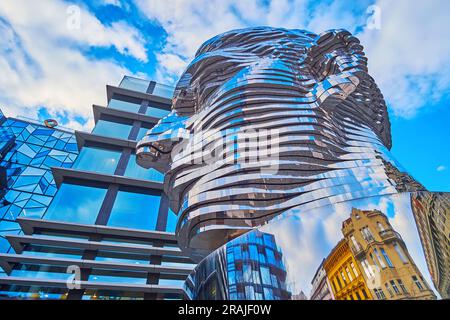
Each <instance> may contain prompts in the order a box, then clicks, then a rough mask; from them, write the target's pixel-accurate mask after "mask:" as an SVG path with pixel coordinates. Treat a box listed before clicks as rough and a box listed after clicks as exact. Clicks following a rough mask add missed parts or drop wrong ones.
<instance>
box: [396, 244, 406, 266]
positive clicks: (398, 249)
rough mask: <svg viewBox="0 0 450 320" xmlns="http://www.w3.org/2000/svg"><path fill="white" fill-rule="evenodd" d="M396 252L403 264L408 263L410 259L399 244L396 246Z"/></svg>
mask: <svg viewBox="0 0 450 320" xmlns="http://www.w3.org/2000/svg"><path fill="white" fill-rule="evenodd" d="M394 248H395V251H397V254H398V256H399V257H400V260H402V262H403V263H408V259H407V258H406V256H405V253H404V251H403V249H402V248H401V247H400V246H399V245H398V243H396V244H394Z"/></svg>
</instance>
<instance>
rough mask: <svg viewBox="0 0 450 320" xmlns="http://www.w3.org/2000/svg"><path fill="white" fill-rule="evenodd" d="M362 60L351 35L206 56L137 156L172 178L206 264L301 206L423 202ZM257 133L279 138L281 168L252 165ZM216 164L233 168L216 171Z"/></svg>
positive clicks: (230, 35)
mask: <svg viewBox="0 0 450 320" xmlns="http://www.w3.org/2000/svg"><path fill="white" fill-rule="evenodd" d="M362 49H363V48H362V46H361V45H360V43H359V40H358V39H356V38H355V37H353V36H352V35H351V34H350V33H349V32H347V31H345V30H331V31H327V32H324V33H323V34H320V35H316V34H313V33H311V32H308V31H304V30H286V29H276V28H267V27H259V28H250V29H244V30H234V31H230V32H227V33H224V34H222V35H218V36H216V37H214V38H212V39H211V40H209V41H207V42H205V43H204V44H203V45H202V46H201V47H200V49H199V50H198V52H197V54H196V57H195V59H194V60H193V61H192V62H191V63H190V64H189V66H188V67H187V69H186V71H185V72H184V74H183V76H182V77H181V79H180V80H179V82H178V85H177V88H176V90H175V93H174V97H173V109H172V113H171V114H170V115H168V116H167V117H165V118H163V119H162V120H161V121H160V122H159V124H158V125H156V126H155V127H154V128H153V129H151V130H149V132H148V133H147V135H146V136H145V137H144V138H143V139H142V140H141V141H140V142H139V143H138V147H137V159H138V162H139V164H141V165H142V166H145V167H154V168H156V169H158V170H160V171H162V172H164V173H165V189H166V192H167V193H168V194H169V195H170V205H171V208H172V210H173V211H174V212H177V213H178V214H179V223H178V228H177V233H178V235H179V238H180V245H181V247H182V248H183V249H184V250H185V251H186V252H187V253H188V254H190V255H191V256H192V257H193V258H194V259H197V260H200V259H201V258H203V257H204V256H205V255H206V254H208V253H209V252H211V251H212V250H214V249H215V248H217V247H219V246H220V245H222V244H224V243H225V242H226V241H228V240H231V239H232V238H234V237H236V236H238V235H240V234H242V233H243V232H246V231H248V230H250V229H252V228H254V227H258V226H260V225H263V224H264V223H265V222H266V221H268V220H270V219H271V218H272V217H274V216H276V215H278V214H280V213H282V212H284V211H286V210H288V209H290V208H292V207H294V206H298V205H302V204H305V203H310V202H311V201H321V202H322V203H323V202H331V203H332V202H335V201H339V200H351V199H356V198H358V197H363V196H373V195H379V194H393V193H397V192H398V191H405V190H406V191H414V190H423V187H422V186H421V185H420V184H418V183H415V181H414V179H412V178H411V177H409V176H408V175H407V173H405V172H404V170H403V169H401V167H400V166H399V165H398V164H397V163H396V162H395V160H394V159H392V157H391V155H390V153H389V150H388V149H389V148H390V146H391V137H390V123H389V119H388V115H387V110H386V105H385V102H384V99H383V96H382V95H381V93H380V90H379V89H378V87H377V85H376V84H375V82H374V80H373V79H372V78H371V77H370V75H369V74H368V73H367V58H366V57H365V56H364V52H363V51H362ZM249 130H250V131H251V130H253V131H254V132H255V134H256V138H255V139H258V138H260V136H261V130H276V137H275V138H273V137H272V139H271V141H270V143H271V144H272V148H273V144H274V143H275V144H276V150H277V153H276V155H275V156H276V157H272V158H269V159H264V160H261V158H256V159H243V158H245V157H244V154H245V151H246V148H247V147H248V144H246V143H245V141H243V140H245V139H242V136H243V135H244V134H245V133H247V132H248V131H249ZM230 141H232V143H231V144H227V146H228V147H227V148H222V146H223V145H224V144H226V143H227V142H230ZM258 143H259V141H258ZM258 147H260V146H259V145H258ZM273 149H275V148H273ZM271 150H272V149H271ZM211 154H214V156H215V159H220V160H221V161H204V158H205V157H207V156H210V155H211ZM270 165H272V166H273V165H276V168H277V171H276V172H271V173H270V174H265V173H264V172H263V170H262V169H264V168H265V167H266V166H270ZM333 198H335V199H333ZM317 205H321V204H320V203H317Z"/></svg>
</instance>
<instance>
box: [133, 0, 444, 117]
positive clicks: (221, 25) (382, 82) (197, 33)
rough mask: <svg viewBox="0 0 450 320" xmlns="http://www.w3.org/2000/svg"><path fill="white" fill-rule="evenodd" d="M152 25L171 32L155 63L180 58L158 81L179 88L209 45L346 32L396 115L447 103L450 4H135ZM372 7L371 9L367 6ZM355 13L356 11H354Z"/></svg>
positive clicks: (189, 0) (212, 0)
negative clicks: (250, 31) (245, 33)
mask: <svg viewBox="0 0 450 320" xmlns="http://www.w3.org/2000/svg"><path fill="white" fill-rule="evenodd" d="M135 1H136V3H137V5H138V7H139V8H140V9H141V10H142V11H143V12H144V13H145V14H146V15H147V17H148V18H150V19H151V20H153V21H155V22H157V23H158V24H160V25H161V26H162V27H163V28H164V29H165V31H166V32H167V39H166V43H165V46H164V47H163V50H162V52H161V53H159V54H157V56H158V57H165V56H166V55H167V54H172V55H177V56H178V57H179V58H180V59H179V60H177V61H176V64H171V63H166V64H162V65H160V66H158V68H159V69H158V72H157V77H158V79H157V80H159V81H172V82H175V81H176V79H177V78H178V76H179V75H180V73H181V70H182V67H181V65H182V63H181V61H183V62H184V66H185V65H186V64H187V63H188V62H189V61H190V60H191V59H192V57H193V55H194V53H195V51H196V50H197V48H198V47H199V46H200V45H201V43H203V42H204V41H205V40H207V39H209V38H210V37H212V36H214V35H216V34H219V33H222V32H225V31H228V30H230V29H236V28H242V27H247V26H255V25H270V26H273V27H286V28H300V29H302V28H304V29H308V30H311V31H313V32H316V33H320V32H322V31H325V30H326V29H332V28H345V29H348V30H349V31H351V32H355V31H356V32H357V33H356V35H357V36H358V37H359V38H360V39H361V40H362V43H363V44H364V45H365V47H366V53H367V55H368V58H369V70H370V72H371V74H372V75H373V76H374V78H375V80H376V81H377V83H378V84H379V86H380V88H381V90H382V92H383V94H384V96H385V98H386V100H387V102H388V105H389V107H390V108H391V110H392V111H393V112H394V114H396V115H398V116H403V117H411V116H414V115H415V114H416V112H417V110H419V109H421V108H424V107H426V106H427V105H431V104H433V103H435V102H437V101H439V99H441V98H442V96H443V92H445V91H446V90H447V91H448V88H449V87H450V42H449V41H447V39H448V30H450V18H449V16H448V12H450V2H449V1H446V0H431V1H420V2H415V3H414V4H412V3H411V1H407V0H398V1H388V0H376V1H366V2H365V3H360V2H358V3H356V2H353V1H351V2H350V1H344V0H334V1H331V2H328V1H327V2H326V3H323V4H320V3H319V4H317V2H316V1H311V0H309V1H308V0H299V1H295V0H294V1H285V0H283V1H259V0H246V1H239V0H195V1H194V0H167V1H153V0H135ZM373 3H375V4H376V5H377V6H379V7H380V8H381V29H380V30H368V29H367V28H365V29H362V30H361V26H364V25H365V24H366V20H367V18H368V17H369V15H368V13H367V12H366V9H367V8H368V7H369V5H372V4H373ZM366 5H367V6H366ZM355 6H356V7H357V8H356V9H355Z"/></svg>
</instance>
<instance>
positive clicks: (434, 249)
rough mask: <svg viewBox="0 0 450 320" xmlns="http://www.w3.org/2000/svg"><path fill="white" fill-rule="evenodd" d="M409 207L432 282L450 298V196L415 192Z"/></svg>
mask: <svg viewBox="0 0 450 320" xmlns="http://www.w3.org/2000/svg"><path fill="white" fill-rule="evenodd" d="M411 206H412V209H413V212H414V217H415V219H416V223H417V228H418V229H419V234H420V240H421V241H422V246H423V249H424V252H425V257H426V259H427V264H428V268H429V269H430V273H431V277H432V279H433V283H434V285H435V286H436V288H438V290H439V292H440V294H441V295H442V297H443V298H446V299H448V298H450V194H448V193H428V192H427V193H423V192H420V193H414V194H413V195H412V197H411Z"/></svg>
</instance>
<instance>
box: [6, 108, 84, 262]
mask: <svg viewBox="0 0 450 320" xmlns="http://www.w3.org/2000/svg"><path fill="white" fill-rule="evenodd" d="M77 154H78V150H77V144H76V141H75V136H74V134H73V132H70V131H65V130H59V129H58V128H47V127H45V126H44V125H43V124H39V123H38V122H35V121H33V122H31V121H29V120H23V119H19V118H17V119H16V118H6V117H5V116H4V115H3V113H2V112H1V110H0V253H4V252H9V251H11V246H10V244H9V242H8V241H7V239H6V236H7V235H9V234H19V233H20V227H19V225H18V223H17V222H16V221H15V220H16V219H17V218H18V217H27V218H35V219H40V218H42V216H43V215H44V213H45V211H46V209H47V207H48V206H49V204H50V202H51V201H52V199H53V196H54V195H55V193H56V190H57V188H56V185H55V181H54V179H53V176H52V172H51V168H52V167H64V168H70V167H72V165H73V163H74V161H75V160H76V158H77Z"/></svg>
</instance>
